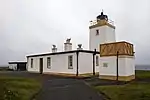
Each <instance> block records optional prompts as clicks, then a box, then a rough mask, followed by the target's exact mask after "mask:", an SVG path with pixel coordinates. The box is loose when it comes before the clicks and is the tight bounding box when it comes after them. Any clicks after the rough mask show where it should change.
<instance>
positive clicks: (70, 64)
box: [68, 56, 73, 69]
mask: <svg viewBox="0 0 150 100" xmlns="http://www.w3.org/2000/svg"><path fill="white" fill-rule="evenodd" d="M68 69H73V56H68Z"/></svg>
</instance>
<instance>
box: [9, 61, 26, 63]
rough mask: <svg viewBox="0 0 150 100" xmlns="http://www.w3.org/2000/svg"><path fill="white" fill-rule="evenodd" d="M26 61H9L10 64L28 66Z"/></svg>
mask: <svg viewBox="0 0 150 100" xmlns="http://www.w3.org/2000/svg"><path fill="white" fill-rule="evenodd" d="M26 63H27V62H26V61H9V62H8V64H26Z"/></svg>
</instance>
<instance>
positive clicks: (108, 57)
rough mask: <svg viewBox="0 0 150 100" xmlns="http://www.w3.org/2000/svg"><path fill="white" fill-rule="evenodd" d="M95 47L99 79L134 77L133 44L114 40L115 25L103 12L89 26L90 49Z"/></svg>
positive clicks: (126, 78)
mask: <svg viewBox="0 0 150 100" xmlns="http://www.w3.org/2000/svg"><path fill="white" fill-rule="evenodd" d="M95 32H96V35H95ZM95 48H96V50H98V51H100V68H99V77H100V78H101V79H111V80H122V81H130V80H132V79H134V78H135V63H134V60H135V57H134V51H133V44H130V43H128V42H125V41H122V42H116V39H115V26H114V25H113V23H110V22H109V21H108V17H107V15H104V14H103V12H102V13H101V15H99V16H97V20H96V22H95V21H94V22H92V25H91V26H90V50H93V49H95ZM117 52H118V53H117Z"/></svg>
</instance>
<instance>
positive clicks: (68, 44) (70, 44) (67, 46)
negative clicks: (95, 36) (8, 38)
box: [64, 38, 72, 51]
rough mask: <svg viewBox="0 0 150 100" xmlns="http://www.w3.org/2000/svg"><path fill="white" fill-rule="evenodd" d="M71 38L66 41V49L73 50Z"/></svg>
mask: <svg viewBox="0 0 150 100" xmlns="http://www.w3.org/2000/svg"><path fill="white" fill-rule="evenodd" d="M70 40H71V38H69V39H67V40H66V43H64V51H71V50H72V43H70Z"/></svg>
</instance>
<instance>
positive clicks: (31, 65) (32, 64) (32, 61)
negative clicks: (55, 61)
mask: <svg viewBox="0 0 150 100" xmlns="http://www.w3.org/2000/svg"><path fill="white" fill-rule="evenodd" d="M31 68H33V58H31Z"/></svg>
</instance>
